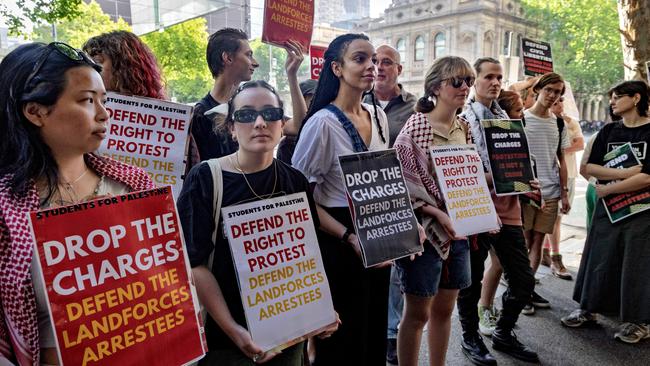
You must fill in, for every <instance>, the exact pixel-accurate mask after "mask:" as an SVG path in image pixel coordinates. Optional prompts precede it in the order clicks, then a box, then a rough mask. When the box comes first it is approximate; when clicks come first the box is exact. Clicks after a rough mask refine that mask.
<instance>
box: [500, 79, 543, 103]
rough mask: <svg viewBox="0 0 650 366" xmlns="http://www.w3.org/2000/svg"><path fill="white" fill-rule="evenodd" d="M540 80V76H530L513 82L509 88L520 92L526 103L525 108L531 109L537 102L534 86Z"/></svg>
mask: <svg viewBox="0 0 650 366" xmlns="http://www.w3.org/2000/svg"><path fill="white" fill-rule="evenodd" d="M538 80H539V76H529V77H527V78H526V79H525V80H522V81H518V82H516V83H513V84H512V85H510V86H509V87H508V90H510V91H514V92H517V93H519V96H521V100H522V102H523V103H524V109H529V108H531V107H532V106H533V104H535V92H534V91H533V86H535V83H536V82H537V81H538Z"/></svg>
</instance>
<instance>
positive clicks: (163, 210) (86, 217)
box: [30, 186, 205, 366]
mask: <svg viewBox="0 0 650 366" xmlns="http://www.w3.org/2000/svg"><path fill="white" fill-rule="evenodd" d="M30 220H31V225H32V231H33V235H34V239H35V240H34V243H35V252H36V253H37V255H38V259H37V260H38V264H39V266H40V268H41V269H42V270H41V274H42V276H41V279H42V281H43V284H44V286H45V288H46V289H47V290H46V295H47V299H48V308H49V311H50V319H51V321H52V325H53V327H54V333H55V336H56V343H57V350H58V352H59V359H60V360H61V362H62V364H63V365H123V366H127V365H146V364H150V363H151V360H153V359H156V360H161V362H163V363H164V364H165V365H183V364H187V363H190V362H192V361H195V360H197V359H199V358H201V357H202V356H203V354H204V353H205V349H204V343H203V337H202V334H201V333H200V331H199V329H200V326H199V324H200V323H199V317H198V303H197V302H196V300H195V299H196V293H195V289H194V286H193V285H192V284H191V282H190V268H189V265H188V264H189V261H188V259H187V253H186V251H185V245H184V244H183V235H182V233H181V227H180V223H179V220H178V215H177V213H176V205H175V204H174V200H173V197H172V190H171V187H170V186H167V187H162V188H156V189H153V190H149V191H140V192H133V193H128V194H124V195H120V196H113V197H105V198H100V199H96V200H93V201H88V202H84V203H80V204H75V205H72V206H62V207H56V208H51V209H46V210H41V211H34V212H31V213H30ZM163 360H164V361H163Z"/></svg>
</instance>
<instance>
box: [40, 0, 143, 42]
mask: <svg viewBox="0 0 650 366" xmlns="http://www.w3.org/2000/svg"><path fill="white" fill-rule="evenodd" d="M77 10H78V12H79V17H78V18H74V19H63V20H60V21H59V23H55V25H54V27H55V28H56V40H57V41H59V42H65V43H67V44H69V45H71V46H72V47H75V48H81V46H82V45H83V44H84V42H86V41H87V40H88V39H89V38H91V37H94V36H97V35H100V34H102V33H106V32H110V31H114V30H127V31H130V30H131V26H129V24H128V23H127V22H125V21H124V19H122V18H119V19H118V20H117V22H114V21H113V20H111V17H110V16H109V15H107V14H105V13H104V12H103V11H102V8H101V7H100V6H99V4H97V3H96V2H95V1H91V2H90V3H88V4H87V3H85V2H82V3H81V4H79V7H78V9H77ZM52 33H53V32H52V26H51V25H42V26H40V27H38V28H36V29H35V30H34V33H33V34H32V39H33V40H34V41H40V42H45V43H49V42H52V41H54V35H53V34H52Z"/></svg>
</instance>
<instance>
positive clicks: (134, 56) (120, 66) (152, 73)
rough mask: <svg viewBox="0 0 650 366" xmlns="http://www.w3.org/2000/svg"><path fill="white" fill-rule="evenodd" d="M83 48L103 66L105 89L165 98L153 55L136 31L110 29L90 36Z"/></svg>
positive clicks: (159, 73)
mask: <svg viewBox="0 0 650 366" xmlns="http://www.w3.org/2000/svg"><path fill="white" fill-rule="evenodd" d="M83 50H84V51H85V52H86V53H87V54H89V55H90V57H92V58H93V59H94V60H95V62H97V63H98V64H100V65H101V66H102V79H103V80H104V86H105V87H106V90H108V91H114V92H117V93H121V94H126V95H136V96H140V97H149V98H155V99H166V96H165V88H164V85H163V81H162V76H161V72H160V68H159V67H158V63H157V61H156V57H155V56H154V55H153V53H152V52H151V50H150V49H149V47H147V45H145V44H144V43H143V42H142V41H141V40H140V39H139V38H138V36H136V35H135V34H133V33H131V32H127V31H112V32H109V33H103V34H100V35H98V36H95V37H92V38H90V39H89V40H88V41H86V43H84V45H83Z"/></svg>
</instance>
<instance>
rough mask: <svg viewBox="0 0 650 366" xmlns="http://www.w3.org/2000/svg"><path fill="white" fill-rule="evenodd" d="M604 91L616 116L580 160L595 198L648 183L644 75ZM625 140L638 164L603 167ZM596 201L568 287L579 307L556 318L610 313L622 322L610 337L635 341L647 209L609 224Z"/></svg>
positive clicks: (642, 316) (646, 271) (648, 229)
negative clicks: (593, 180)
mask: <svg viewBox="0 0 650 366" xmlns="http://www.w3.org/2000/svg"><path fill="white" fill-rule="evenodd" d="M609 95H610V101H609V103H610V106H611V107H612V112H613V113H614V114H615V115H617V116H620V117H622V120H621V121H616V122H611V123H608V124H606V125H605V126H604V127H603V128H602V129H601V130H600V132H599V133H598V135H597V136H596V140H595V141H594V143H593V147H592V149H591V153H590V155H589V160H588V162H587V166H586V174H588V175H590V176H592V177H595V178H596V179H598V184H596V194H597V195H598V200H599V201H603V200H606V199H607V198H608V197H610V198H611V195H615V194H621V193H628V192H635V191H638V190H642V189H648V188H650V159H648V154H647V151H648V145H649V144H650V117H648V105H649V97H650V89H649V88H648V85H647V84H646V83H645V82H644V81H640V80H633V81H625V82H622V83H620V84H618V85H616V86H614V87H613V88H612V89H610V91H609ZM628 142H629V143H630V144H632V148H633V150H634V151H635V152H636V155H637V158H638V159H639V160H640V162H641V165H636V166H633V167H630V168H626V169H616V168H611V167H607V166H606V161H605V155H606V154H607V153H609V152H611V151H613V150H614V149H616V148H617V147H619V146H621V145H623V144H625V143H628ZM600 203H601V202H598V203H597V204H596V209H595V211H594V214H593V218H592V225H591V229H590V230H589V234H588V236H587V242H586V243H585V249H584V253H583V254H582V260H581V261H580V270H579V272H578V277H577V278H576V287H575V289H574V292H573V299H574V300H575V301H577V302H578V303H580V309H578V310H576V311H574V312H573V313H571V314H570V315H568V316H566V317H564V318H562V324H564V325H565V326H568V327H579V326H582V325H583V324H585V323H590V322H594V321H595V320H596V318H595V316H594V314H593V313H601V314H609V315H615V316H618V318H619V319H620V320H621V321H622V322H623V324H621V327H620V329H619V331H618V332H616V334H615V335H614V337H615V338H616V339H618V340H620V341H622V342H626V343H637V342H639V341H640V340H642V339H644V338H649V337H650V327H649V326H648V324H649V323H650V286H648V276H650V225H648V222H650V211H648V210H646V211H642V212H638V213H635V214H634V215H631V216H630V217H627V218H624V219H623V220H621V221H619V222H617V223H614V224H612V222H611V221H610V218H609V217H608V213H607V212H606V210H605V205H604V204H600Z"/></svg>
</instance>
